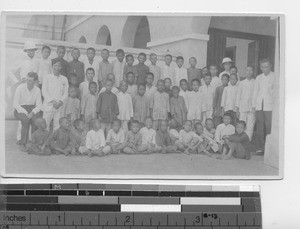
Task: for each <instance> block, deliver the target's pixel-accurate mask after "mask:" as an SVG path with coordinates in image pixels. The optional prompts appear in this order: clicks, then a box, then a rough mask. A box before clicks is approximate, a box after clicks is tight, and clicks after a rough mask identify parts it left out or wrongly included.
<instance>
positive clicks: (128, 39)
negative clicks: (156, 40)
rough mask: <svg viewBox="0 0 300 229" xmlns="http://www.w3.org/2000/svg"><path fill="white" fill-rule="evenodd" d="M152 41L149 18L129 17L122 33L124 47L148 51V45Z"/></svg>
mask: <svg viewBox="0 0 300 229" xmlns="http://www.w3.org/2000/svg"><path fill="white" fill-rule="evenodd" d="M150 41H151V36H150V27H149V22H148V18H147V17H146V16H129V17H128V19H127V21H126V23H125V25H124V29H123V32H122V46H125V47H133V48H141V49H147V43H148V42H150Z"/></svg>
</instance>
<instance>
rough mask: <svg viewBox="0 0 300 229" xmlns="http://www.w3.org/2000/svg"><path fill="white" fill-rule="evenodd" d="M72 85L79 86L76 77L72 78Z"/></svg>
mask: <svg viewBox="0 0 300 229" xmlns="http://www.w3.org/2000/svg"><path fill="white" fill-rule="evenodd" d="M70 84H71V85H72V86H75V87H76V86H77V84H78V81H77V77H75V76H72V77H71V80H70Z"/></svg>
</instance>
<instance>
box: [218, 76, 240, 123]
mask: <svg viewBox="0 0 300 229" xmlns="http://www.w3.org/2000/svg"><path fill="white" fill-rule="evenodd" d="M237 81H238V79H237V75H236V74H231V75H230V78H229V82H230V83H229V85H228V86H227V87H225V88H224V91H223V94H222V101H221V107H222V114H224V113H225V112H227V113H230V114H231V116H232V117H231V118H232V124H233V125H235V123H236V105H235V104H236V95H237V91H238V86H237V85H236V84H237Z"/></svg>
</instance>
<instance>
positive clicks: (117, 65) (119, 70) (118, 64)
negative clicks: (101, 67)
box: [112, 49, 126, 87]
mask: <svg viewBox="0 0 300 229" xmlns="http://www.w3.org/2000/svg"><path fill="white" fill-rule="evenodd" d="M116 57H117V59H116V60H115V61H114V62H113V63H112V64H113V73H114V75H115V80H116V81H115V85H116V87H119V84H120V82H121V80H123V71H124V66H125V64H126V63H125V61H124V57H125V52H124V50H123V49H118V50H117V51H116Z"/></svg>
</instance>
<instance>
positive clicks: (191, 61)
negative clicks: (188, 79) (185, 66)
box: [189, 58, 197, 68]
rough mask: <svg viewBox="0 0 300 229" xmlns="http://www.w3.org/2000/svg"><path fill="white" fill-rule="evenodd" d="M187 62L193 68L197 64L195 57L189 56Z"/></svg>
mask: <svg viewBox="0 0 300 229" xmlns="http://www.w3.org/2000/svg"><path fill="white" fill-rule="evenodd" d="M189 63H190V65H191V67H192V68H194V67H195V66H196V64H197V61H196V59H195V58H190V60H189Z"/></svg>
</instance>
